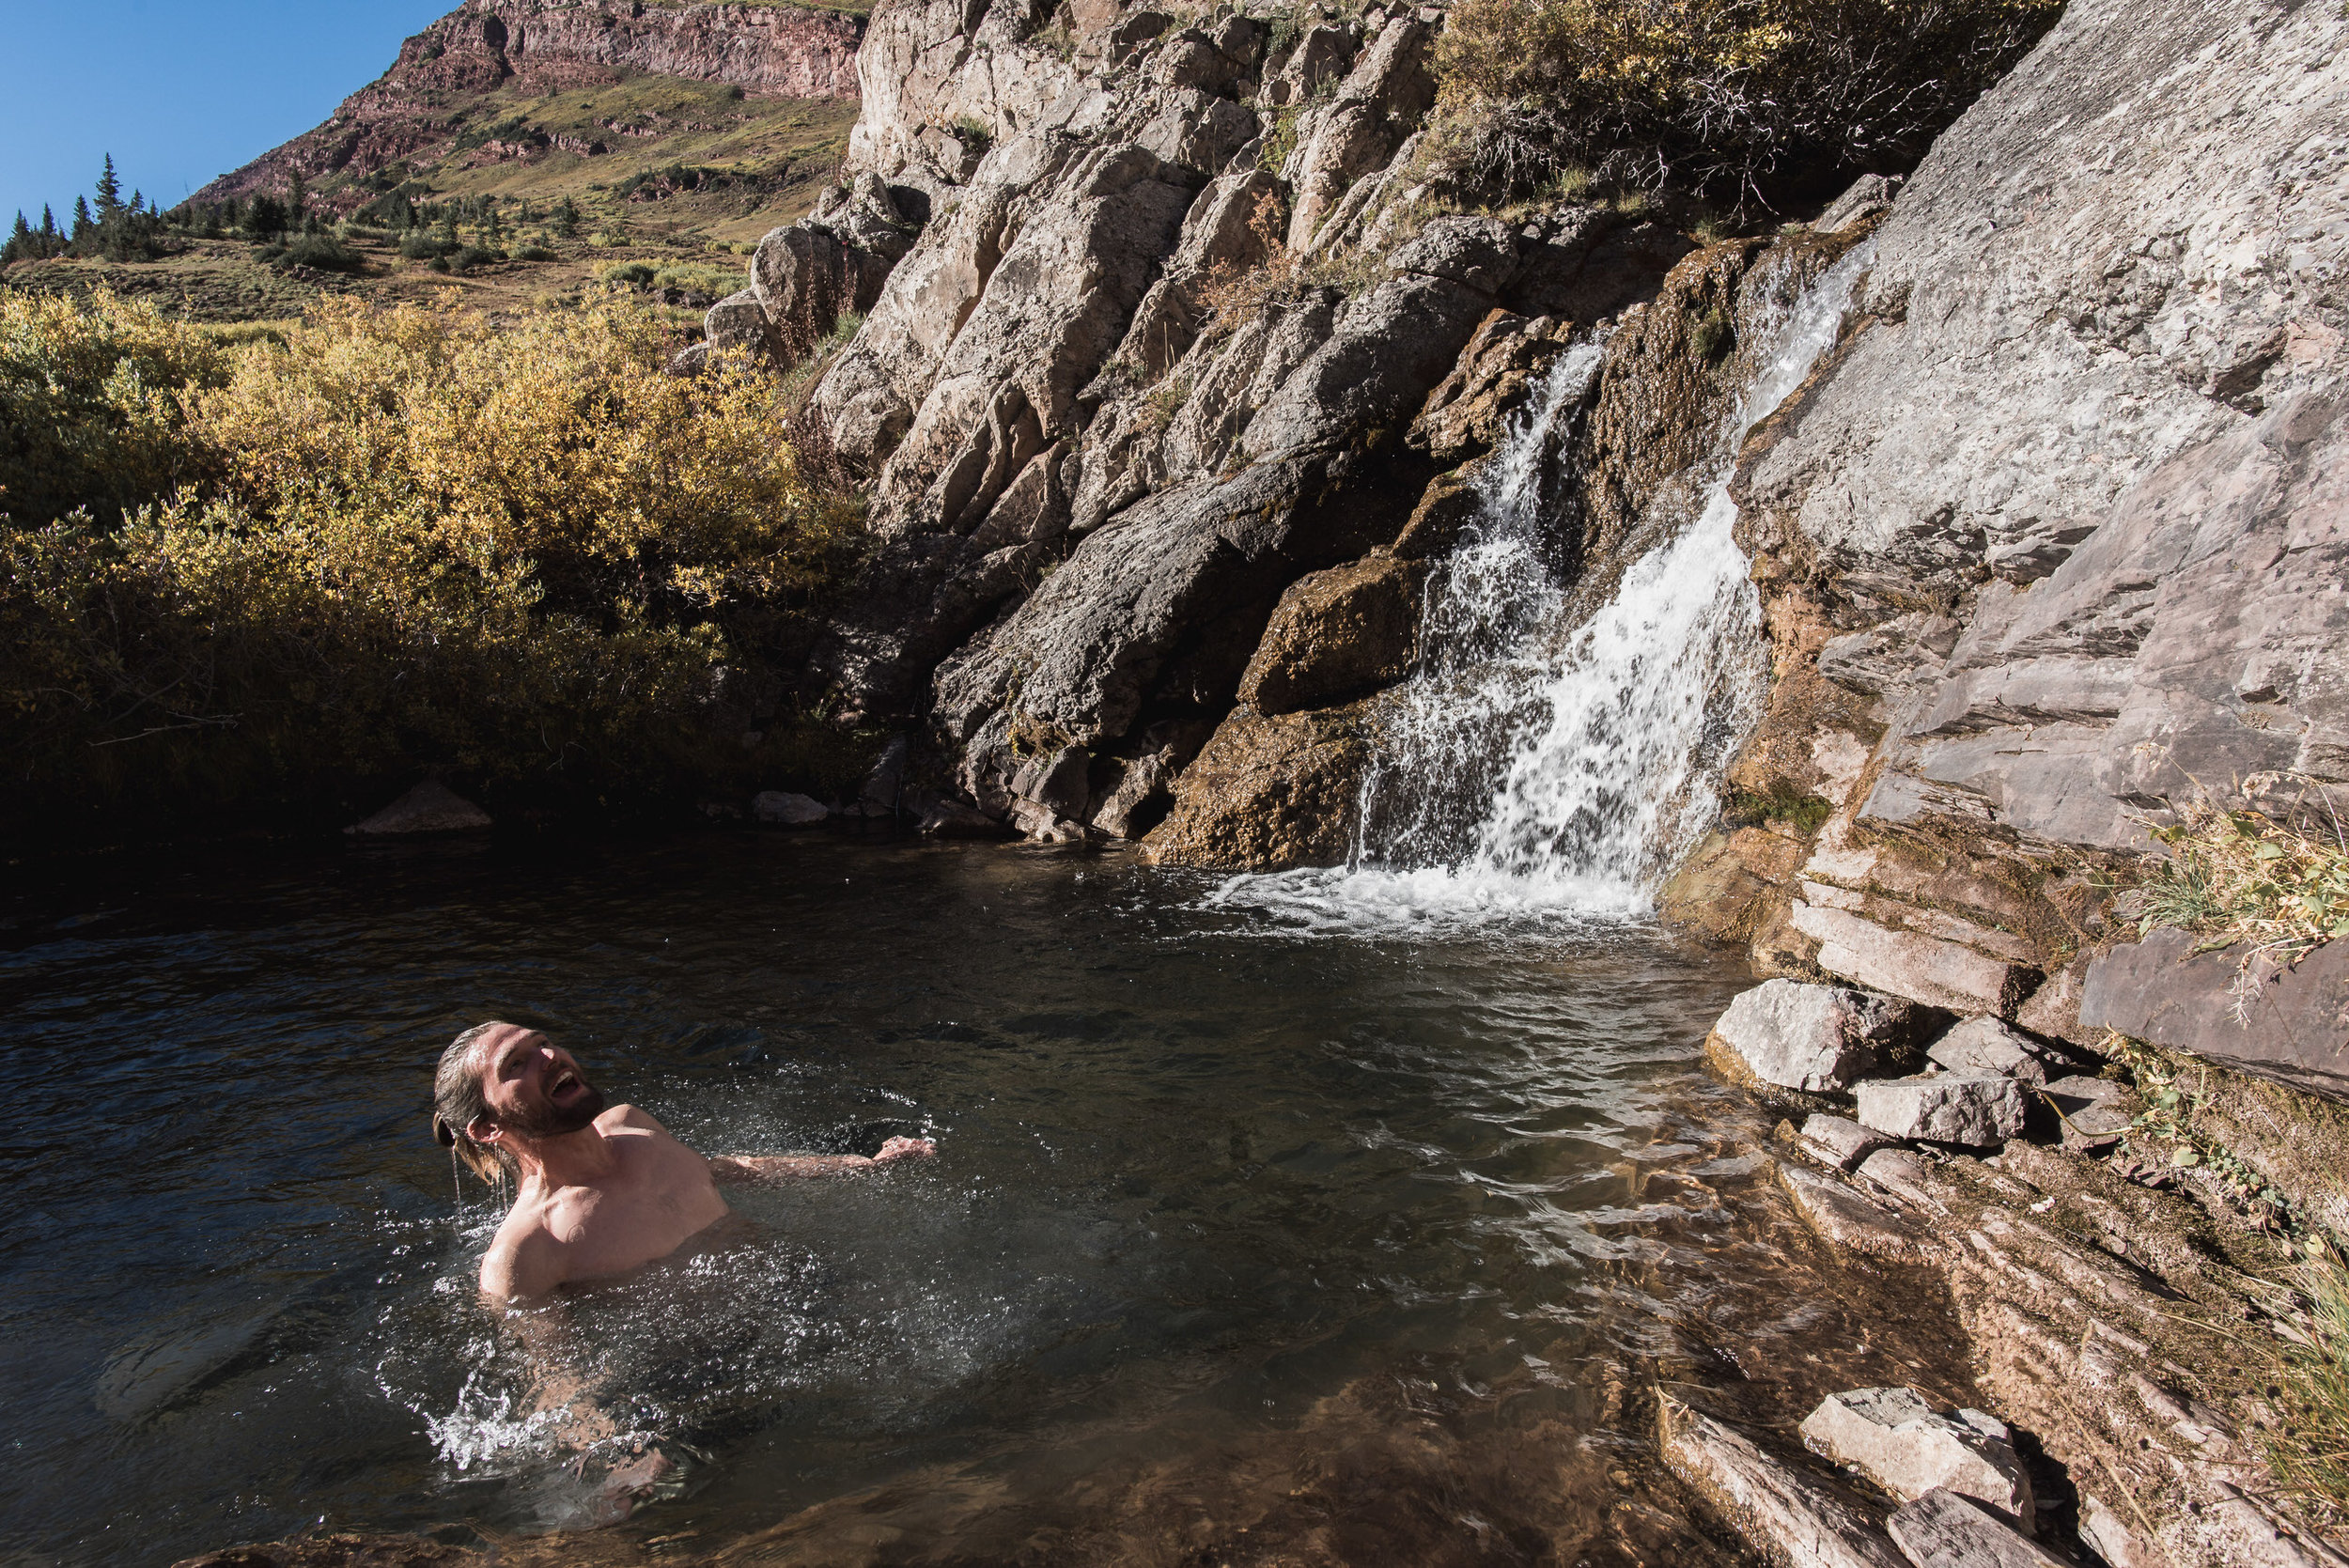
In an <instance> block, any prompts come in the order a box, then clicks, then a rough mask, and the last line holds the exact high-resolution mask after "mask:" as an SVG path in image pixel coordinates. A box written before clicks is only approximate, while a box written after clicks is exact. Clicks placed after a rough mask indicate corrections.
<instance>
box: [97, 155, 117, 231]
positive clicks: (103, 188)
mask: <svg viewBox="0 0 2349 1568" xmlns="http://www.w3.org/2000/svg"><path fill="white" fill-rule="evenodd" d="M121 205H122V181H121V180H119V179H116V178H115V155H114V154H113V153H111V152H110V153H108V154H106V167H105V168H104V170H103V171H102V172H101V173H100V175H99V177H98V215H99V217H101V218H110V217H112V216H113V215H114V210H115V209H116V208H117V207H120V206H121Z"/></svg>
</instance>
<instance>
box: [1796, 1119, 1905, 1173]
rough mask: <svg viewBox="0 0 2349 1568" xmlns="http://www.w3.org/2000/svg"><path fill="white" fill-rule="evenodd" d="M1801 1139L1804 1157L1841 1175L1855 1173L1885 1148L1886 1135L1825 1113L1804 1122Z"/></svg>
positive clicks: (1799, 1137) (1798, 1136)
mask: <svg viewBox="0 0 2349 1568" xmlns="http://www.w3.org/2000/svg"><path fill="white" fill-rule="evenodd" d="M1797 1138H1798V1139H1799V1140H1800V1141H1801V1144H1802V1148H1803V1152H1804V1153H1806V1154H1808V1155H1810V1156H1812V1157H1813V1158H1815V1159H1816V1160H1818V1162H1819V1163H1820V1164H1822V1165H1826V1166H1830V1167H1832V1168H1833V1169H1835V1170H1838V1171H1849V1170H1851V1169H1852V1168H1853V1167H1855V1166H1857V1165H1858V1164H1859V1162H1860V1161H1861V1160H1863V1159H1866V1158H1867V1157H1869V1156H1870V1155H1872V1154H1874V1153H1875V1152H1876V1151H1877V1150H1878V1149H1881V1148H1883V1147H1884V1144H1885V1138H1884V1135H1883V1134H1882V1133H1880V1132H1872V1131H1870V1130H1869V1129H1868V1128H1866V1127H1863V1126H1860V1125H1859V1123H1858V1122H1855V1121H1853V1120H1851V1119H1850V1118H1849V1117H1847V1116H1829V1115H1827V1114H1826V1113H1824V1112H1813V1113H1812V1114H1811V1115H1809V1116H1806V1117H1805V1118H1803V1124H1802V1131H1801V1132H1800V1133H1798V1134H1797Z"/></svg>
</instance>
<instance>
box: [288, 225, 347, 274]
mask: <svg viewBox="0 0 2349 1568" xmlns="http://www.w3.org/2000/svg"><path fill="white" fill-rule="evenodd" d="M271 259H272V261H274V262H276V263H277V264H278V265H280V266H286V267H315V268H317V269H318V270H319V271H320V272H357V271H359V269H360V268H362V267H364V266H366V257H365V256H361V255H360V254H359V253H358V252H357V251H354V250H352V249H351V248H350V246H349V245H346V244H344V243H343V242H342V241H340V240H337V239H335V238H334V236H333V235H331V234H303V235H298V236H296V237H295V239H294V240H293V241H292V242H291V243H290V244H288V245H287V246H286V248H285V249H284V250H282V251H279V252H278V253H277V254H276V255H275V256H272V257H271Z"/></svg>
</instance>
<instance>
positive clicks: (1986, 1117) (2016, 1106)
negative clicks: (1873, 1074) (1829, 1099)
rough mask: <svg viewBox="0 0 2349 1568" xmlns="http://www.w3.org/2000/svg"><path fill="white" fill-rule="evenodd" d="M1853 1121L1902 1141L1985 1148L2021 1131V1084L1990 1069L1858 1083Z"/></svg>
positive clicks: (2022, 1101) (2022, 1102)
mask: <svg viewBox="0 0 2349 1568" xmlns="http://www.w3.org/2000/svg"><path fill="white" fill-rule="evenodd" d="M2024 1111H2025V1102H2024V1099H2023V1086H2022V1085H2021V1084H2019V1083H2017V1082H2015V1080H2014V1079H2011V1078H2005V1077H2001V1076H1999V1075H1996V1074H1991V1073H1937V1074H1934V1075H1931V1076H1929V1077H1921V1078H1898V1079H1878V1080H1876V1081H1875V1082H1872V1083H1863V1084H1861V1085H1860V1086H1859V1121H1860V1125H1861V1126H1868V1127H1873V1128H1875V1130H1876V1131H1878V1132H1880V1133H1883V1134H1884V1135H1885V1136H1886V1137H1888V1138H1897V1139H1900V1140H1902V1141H1911V1140H1916V1141H1924V1142H1929V1143H1956V1144H1960V1145H1963V1146H1965V1147H1968V1148H1986V1147H1988V1146H1989V1145H1990V1144H1993V1143H2003V1142H2005V1141H2007V1140H2008V1139H2010V1138H2013V1137H2015V1135H2016V1134H2018V1133H2020V1132H2021V1131H2022V1130H2023V1118H2024Z"/></svg>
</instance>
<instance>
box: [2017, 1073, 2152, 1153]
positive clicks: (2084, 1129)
mask: <svg viewBox="0 0 2349 1568" xmlns="http://www.w3.org/2000/svg"><path fill="white" fill-rule="evenodd" d="M2041 1093H2042V1094H2045V1095H2046V1099H2047V1103H2048V1104H2049V1105H2051V1106H2053V1107H2055V1109H2056V1112H2057V1114H2058V1115H2060V1116H2061V1118H2062V1119H2063V1144H2064V1147H2066V1148H2090V1149H2097V1148H2104V1147H2106V1146H2108V1145H2109V1144H2111V1143H2114V1142H2116V1141H2119V1139H2120V1137H2121V1135H2122V1134H2123V1133H2124V1132H2126V1131H2128V1130H2129V1128H2130V1127H2132V1126H2135V1125H2136V1123H2137V1096H2136V1095H2134V1094H2130V1093H2129V1091H2128V1090H2126V1089H2124V1088H2123V1087H2122V1086H2121V1085H2120V1084H2118V1083H2115V1082H2113V1081H2112V1080H2111V1079H2102V1078H2077V1077H2074V1078H2060V1079H2055V1080H2054V1081H2053V1082H2051V1083H2049V1084H2048V1085H2047V1086H2046V1088H2045V1089H2044V1090H2042V1091H2041Z"/></svg>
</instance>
